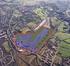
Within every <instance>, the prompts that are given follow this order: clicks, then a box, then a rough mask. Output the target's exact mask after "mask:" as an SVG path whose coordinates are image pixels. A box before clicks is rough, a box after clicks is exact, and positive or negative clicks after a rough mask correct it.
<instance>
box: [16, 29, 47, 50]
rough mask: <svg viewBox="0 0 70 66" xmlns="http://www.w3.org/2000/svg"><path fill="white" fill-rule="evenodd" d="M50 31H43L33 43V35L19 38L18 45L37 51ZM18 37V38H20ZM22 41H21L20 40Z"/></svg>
mask: <svg viewBox="0 0 70 66" xmlns="http://www.w3.org/2000/svg"><path fill="white" fill-rule="evenodd" d="M47 33H48V30H47V29H43V30H42V31H41V32H40V33H39V34H38V35H37V36H36V37H35V39H34V40H33V41H31V40H30V39H31V37H32V35H31V34H26V35H20V36H18V37H19V39H17V40H16V44H17V45H18V46H20V47H22V48H26V49H30V50H32V51H34V50H35V48H36V46H37V44H38V43H39V42H40V41H41V40H42V39H43V38H44V37H45V36H46V35H47ZM18 37H17V38H18ZM20 39H21V40H20Z"/></svg>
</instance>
